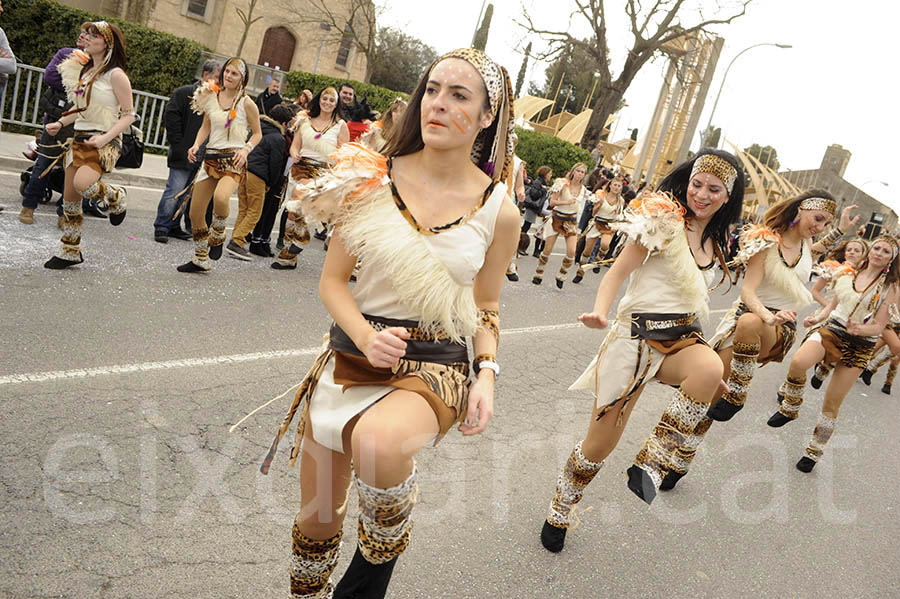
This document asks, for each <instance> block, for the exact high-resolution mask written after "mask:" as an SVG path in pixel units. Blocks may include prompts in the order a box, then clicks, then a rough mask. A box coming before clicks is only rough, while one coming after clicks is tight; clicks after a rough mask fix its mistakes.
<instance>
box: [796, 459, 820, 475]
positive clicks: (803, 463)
mask: <svg viewBox="0 0 900 599" xmlns="http://www.w3.org/2000/svg"><path fill="white" fill-rule="evenodd" d="M815 466H816V461H815V460H811V459H810V458H808V457H806V456H803V457H802V458H800V461H799V462H797V470H799V471H800V472H812V469H813V468H814V467H815Z"/></svg>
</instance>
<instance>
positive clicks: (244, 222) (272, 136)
mask: <svg viewBox="0 0 900 599" xmlns="http://www.w3.org/2000/svg"><path fill="white" fill-rule="evenodd" d="M269 115H270V116H260V117H259V124H260V127H261V129H262V134H263V136H262V139H261V140H260V142H259V145H258V146H256V147H255V148H253V150H252V151H251V152H250V154H249V155H248V156H247V174H246V176H245V177H244V179H243V180H242V181H241V185H240V187H238V214H237V219H236V220H235V221H234V230H233V231H232V232H231V241H229V242H228V245H226V246H225V251H226V252H228V253H229V254H230V255H231V256H233V257H235V258H238V259H239V260H247V261H250V260H253V258H252V257H251V256H250V252H249V251H247V248H245V247H244V246H245V245H246V244H247V236H248V235H250V233H251V231H253V227H255V226H256V222H257V221H258V220H259V216H260V214H262V210H263V202H264V200H265V196H266V192H267V191H269V189H270V188H274V187H280V185H281V180H282V179H283V178H284V165H285V162H287V157H286V155H285V152H284V150H285V146H286V143H287V142H286V140H285V138H284V129H285V127H287V124H288V123H290V122H291V118H293V116H294V113H293V112H292V111H291V109H290V108H288V107H287V106H283V105H279V106H275V107H274V108H272V110H271V111H270V112H269Z"/></svg>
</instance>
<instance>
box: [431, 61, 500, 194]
mask: <svg viewBox="0 0 900 599" xmlns="http://www.w3.org/2000/svg"><path fill="white" fill-rule="evenodd" d="M447 58H459V59H462V60H465V61H466V62H468V63H469V64H470V65H472V66H473V67H475V70H476V71H478V73H479V74H480V75H481V78H482V80H483V81H484V87H485V89H487V94H488V101H489V103H490V105H491V112H492V113H493V115H494V123H496V133H495V134H494V135H493V136H491V133H490V130H491V128H492V127H493V125H494V123H492V124H491V125H490V126H488V127H487V128H486V129H482V130H481V131H480V132H479V133H478V135H477V136H476V137H475V144H474V145H473V146H472V161H473V162H474V163H475V164H476V165H478V167H479V168H481V170H483V171H484V172H485V173H486V174H487V175H488V176H490V177H491V178H492V179H493V180H494V181H505V180H506V179H507V177H509V174H510V172H511V171H512V164H513V154H515V151H516V136H515V115H514V113H513V93H512V84H511V83H510V80H509V73H507V72H506V69H505V68H504V67H502V66H500V65H498V64H497V63H496V62H494V61H493V60H492V59H491V58H490V57H488V56H487V54H485V53H484V52H482V51H481V50H476V49H475V48H460V49H458V50H453V51H451V52H447V53H446V54H444V55H443V56H441V57H440V58H438V59H437V60H436V61H434V63H432V65H431V69H434V67H435V66H436V65H437V64H438V63H439V62H441V61H442V60H445V59H447ZM431 69H429V73H430V72H431ZM491 137H492V138H491ZM489 138H491V139H489Z"/></svg>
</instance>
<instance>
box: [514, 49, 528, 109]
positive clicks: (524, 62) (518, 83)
mask: <svg viewBox="0 0 900 599" xmlns="http://www.w3.org/2000/svg"><path fill="white" fill-rule="evenodd" d="M530 55H531V42H528V46H526V48H525V58H524V59H522V67H521V68H520V69H519V76H518V77H516V93H515V94H514V95H515V96H516V97H517V98H518V97H519V92H520V91H522V84H523V83H524V82H525V71H526V70H527V69H528V57H529V56H530Z"/></svg>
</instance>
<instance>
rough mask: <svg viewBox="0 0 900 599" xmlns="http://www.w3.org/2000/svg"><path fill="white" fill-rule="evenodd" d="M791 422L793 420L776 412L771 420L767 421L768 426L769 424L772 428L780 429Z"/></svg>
mask: <svg viewBox="0 0 900 599" xmlns="http://www.w3.org/2000/svg"><path fill="white" fill-rule="evenodd" d="M791 420H793V418H788V417H787V416H785V415H784V414H782V413H781V412H775V413H774V414H772V416H771V417H770V418H769V420H768V421H766V424H768V425H769V426H771V427H772V428H779V427H782V426H784V425H785V424H787V423H788V422H790V421H791Z"/></svg>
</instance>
